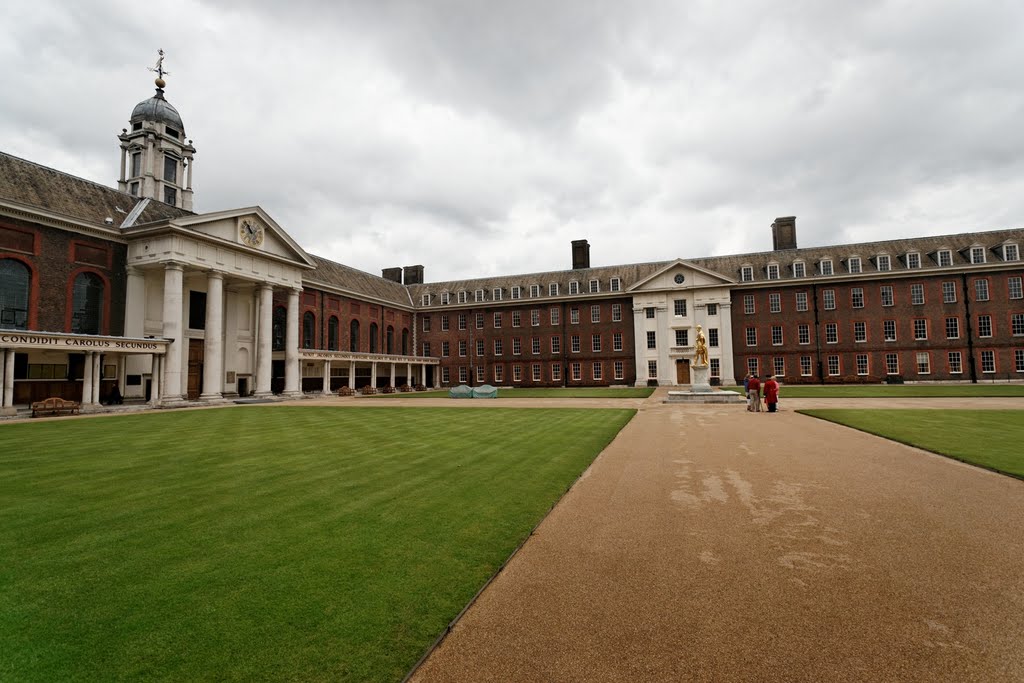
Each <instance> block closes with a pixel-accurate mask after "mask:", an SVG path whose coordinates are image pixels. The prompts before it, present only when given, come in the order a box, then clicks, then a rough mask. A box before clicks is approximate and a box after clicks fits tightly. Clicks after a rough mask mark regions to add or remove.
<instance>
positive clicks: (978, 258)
mask: <svg viewBox="0 0 1024 683" xmlns="http://www.w3.org/2000/svg"><path fill="white" fill-rule="evenodd" d="M984 262H985V247H971V263H984Z"/></svg>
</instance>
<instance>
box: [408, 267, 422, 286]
mask: <svg viewBox="0 0 1024 683" xmlns="http://www.w3.org/2000/svg"><path fill="white" fill-rule="evenodd" d="M405 284H407V285H422V284H423V266H406V267H405Z"/></svg>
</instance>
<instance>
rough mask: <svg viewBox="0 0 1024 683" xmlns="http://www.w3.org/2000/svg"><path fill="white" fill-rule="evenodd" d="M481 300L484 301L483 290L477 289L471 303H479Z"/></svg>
mask: <svg viewBox="0 0 1024 683" xmlns="http://www.w3.org/2000/svg"><path fill="white" fill-rule="evenodd" d="M483 300H484V290H482V289H478V290H476V291H475V292H473V301H475V302H477V303H480V302H481V301H483Z"/></svg>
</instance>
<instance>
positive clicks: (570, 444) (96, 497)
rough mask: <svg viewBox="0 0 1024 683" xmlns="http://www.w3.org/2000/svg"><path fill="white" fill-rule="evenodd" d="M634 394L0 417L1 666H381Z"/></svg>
mask: <svg viewBox="0 0 1024 683" xmlns="http://www.w3.org/2000/svg"><path fill="white" fill-rule="evenodd" d="M632 414H633V411H618V410H557V411H551V410H530V409H525V410H502V409H487V410H466V409H455V408H436V409H435V408H415V409H405V408H372V407H369V408H346V409H340V410H339V409H336V408H329V407H325V408H314V407H306V406H302V407H296V408H289V407H280V406H273V407H267V406H247V407H245V408H232V409H224V410H204V411H189V412H174V413H171V412H167V413H155V414H144V415H130V416H121V417H118V418H112V419H95V420H68V421H54V422H46V423H29V424H12V425H5V426H4V427H3V428H2V430H0V438H2V440H3V446H4V447H3V448H2V449H0V556H2V557H4V558H5V559H6V558H11V560H10V561H9V562H4V563H3V566H2V567H0V679H16V680H39V681H42V680H137V679H139V678H165V679H174V680H194V679H208V678H218V679H223V680H251V679H253V678H260V679H284V678H287V679H292V680H296V679H297V680H396V679H400V678H401V676H402V675H403V674H404V673H405V671H406V670H407V669H408V667H410V666H411V665H412V664H413V663H414V662H415V661H416V659H417V658H418V657H419V656H420V653H421V652H422V651H423V650H424V649H425V648H426V647H427V646H428V645H429V644H430V642H431V641H432V640H433V639H434V637H436V635H437V634H438V633H440V632H441V631H442V630H443V629H444V627H445V626H446V624H447V623H448V622H449V621H450V620H451V619H452V618H453V617H454V616H455V615H456V614H457V613H458V612H459V610H460V609H461V608H462V606H463V605H464V604H465V603H466V602H467V601H468V600H469V599H470V598H471V597H472V595H473V594H474V593H475V591H476V590H477V588H478V587H479V586H480V585H481V584H482V583H483V581H485V580H486V579H487V577H489V576H490V575H491V574H493V572H494V571H495V570H496V569H497V567H498V566H500V564H501V563H502V562H503V561H505V559H506V558H507V557H508V555H509V553H510V552H511V551H512V549H514V548H515V547H516V546H517V545H518V543H519V542H520V541H521V540H522V539H523V538H525V535H526V534H528V533H529V530H530V529H532V528H533V526H534V524H536V521H537V520H538V519H539V518H540V517H541V516H542V515H543V514H544V513H545V512H546V511H547V510H548V508H549V507H550V505H551V503H552V502H553V501H554V500H557V498H558V497H559V496H560V495H561V494H562V493H563V492H564V490H565V488H566V486H568V484H569V483H571V482H572V481H573V480H574V479H575V478H576V477H577V476H578V475H579V473H580V472H582V471H583V469H585V468H586V467H587V465H589V463H590V462H591V460H592V459H593V457H594V456H595V455H596V454H597V453H598V452H599V451H600V450H601V448H603V447H604V445H606V444H607V443H608V442H609V441H610V440H611V439H612V438H613V437H614V435H615V433H617V432H618V430H619V429H620V428H621V427H622V426H623V425H624V424H625V423H626V422H627V421H628V420H629V419H630V417H631V416H632Z"/></svg>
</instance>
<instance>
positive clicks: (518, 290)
mask: <svg viewBox="0 0 1024 683" xmlns="http://www.w3.org/2000/svg"><path fill="white" fill-rule="evenodd" d="M512 298H513V299H522V298H523V288H522V287H520V286H519V285H514V286H513V287H512Z"/></svg>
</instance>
